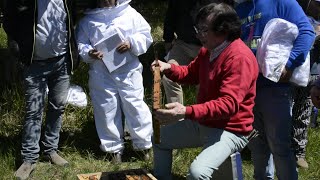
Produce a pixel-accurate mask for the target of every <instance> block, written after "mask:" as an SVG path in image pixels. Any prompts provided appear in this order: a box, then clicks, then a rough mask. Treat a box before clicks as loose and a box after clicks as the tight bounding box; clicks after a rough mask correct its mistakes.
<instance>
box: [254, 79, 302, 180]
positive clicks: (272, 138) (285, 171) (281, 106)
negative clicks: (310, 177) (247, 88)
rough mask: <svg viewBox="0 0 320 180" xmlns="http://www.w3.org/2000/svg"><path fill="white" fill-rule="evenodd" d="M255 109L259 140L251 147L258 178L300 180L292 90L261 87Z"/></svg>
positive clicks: (255, 125) (283, 87)
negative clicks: (293, 145) (294, 143)
mask: <svg viewBox="0 0 320 180" xmlns="http://www.w3.org/2000/svg"><path fill="white" fill-rule="evenodd" d="M255 102H256V104H255V107H254V115H255V119H254V124H253V125H254V128H255V129H256V130H258V131H259V136H258V137H257V138H254V139H253V140H252V141H250V143H249V145H248V146H249V148H250V150H251V156H252V160H253V165H254V178H255V179H256V180H265V179H273V178H274V175H273V174H274V170H273V169H274V168H273V163H272V155H273V159H274V163H275V164H274V165H275V168H276V174H277V177H278V179H279V180H287V179H290V180H295V179H298V173H297V170H296V161H295V157H294V154H293V150H292V148H291V133H292V131H291V130H292V129H291V128H292V87H291V86H290V85H288V86H282V87H272V86H269V87H258V88H257V96H256V99H255Z"/></svg>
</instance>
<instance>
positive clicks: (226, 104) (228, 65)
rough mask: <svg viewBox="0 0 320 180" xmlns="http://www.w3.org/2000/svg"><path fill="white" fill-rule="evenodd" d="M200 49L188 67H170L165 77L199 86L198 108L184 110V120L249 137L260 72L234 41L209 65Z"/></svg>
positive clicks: (247, 52) (250, 55) (249, 54)
mask: <svg viewBox="0 0 320 180" xmlns="http://www.w3.org/2000/svg"><path fill="white" fill-rule="evenodd" d="M209 57H210V53H209V51H208V50H207V49H205V48H201V50H200V52H199V54H198V56H197V57H196V58H195V59H194V60H193V61H192V62H191V63H190V64H189V65H188V66H176V65H173V64H172V65H171V69H170V70H167V71H165V74H166V76H167V77H169V78H170V79H171V80H173V81H175V82H179V83H181V84H199V85H200V87H199V92H198V96H197V104H194V105H191V106H187V107H186V116H185V117H186V118H187V119H191V120H193V121H197V122H199V123H200V124H202V125H205V126H209V127H214V128H220V129H225V130H227V131H230V132H233V133H238V134H242V135H248V134H249V132H250V131H252V123H253V106H254V98H255V96H256V80H257V77H258V73H259V69H258V64H257V60H256V58H255V56H254V55H253V53H252V51H251V50H250V49H249V48H248V47H247V46H246V45H245V44H244V43H243V42H242V41H241V40H240V39H237V40H235V41H233V42H232V43H231V44H230V45H229V46H228V47H227V48H225V49H224V50H223V51H222V53H221V54H220V55H219V56H218V57H217V58H216V59H215V60H213V61H212V62H210V61H209Z"/></svg>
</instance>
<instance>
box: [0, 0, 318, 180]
mask: <svg viewBox="0 0 320 180" xmlns="http://www.w3.org/2000/svg"><path fill="white" fill-rule="evenodd" d="M153 3H155V2H153ZM134 6H135V7H136V8H137V9H138V10H139V11H140V12H141V13H142V14H143V15H144V16H145V17H146V19H147V20H148V22H149V23H150V24H151V26H152V27H153V31H152V33H153V37H154V39H155V42H158V43H155V46H154V49H156V51H157V52H158V53H159V54H160V55H159V57H162V56H161V53H163V46H162V45H163V44H162V43H161V36H162V30H161V29H162V21H163V18H164V10H165V3H164V2H162V1H161V2H157V5H156V6H155V5H154V4H152V3H151V2H150V3H149V2H148V1H147V2H145V3H144V4H134ZM4 48H6V36H5V33H4V32H3V29H0V59H1V61H3V60H4V59H3V57H5V56H7V55H6V54H7V53H8V52H7V50H6V49H4ZM140 59H141V62H142V63H143V64H144V67H145V68H144V77H145V79H144V83H145V87H146V96H145V99H146V102H147V103H148V104H149V105H150V106H151V101H152V96H151V93H150V92H151V86H150V85H151V83H152V79H150V77H152V75H151V73H150V71H149V66H148V65H149V64H150V62H152V61H153V59H154V50H153V48H150V49H149V51H148V52H147V53H146V54H145V55H143V56H141V57H140ZM87 70H88V66H87V65H86V64H81V65H80V67H79V68H78V69H77V70H76V71H75V73H74V76H73V77H72V81H73V83H75V84H79V85H81V86H82V87H84V89H85V91H86V92H87V94H88V86H87V81H88V75H87ZM185 92H186V93H185V99H186V102H187V104H191V103H193V102H194V100H195V93H194V92H195V89H194V88H193V87H185ZM23 98H24V97H23V90H22V86H21V84H20V83H16V84H13V85H11V86H6V87H4V86H1V89H0V179H13V173H14V171H15V170H16V169H17V168H18V167H19V166H20V163H21V161H20V147H21V132H20V130H21V129H22V122H23V115H24V99H23ZM319 140H320V133H319V128H316V129H310V131H309V144H308V147H307V160H308V162H309V169H308V170H302V169H299V179H301V180H317V179H320V142H319ZM59 147H60V148H59V149H60V151H61V152H60V153H61V154H62V155H63V157H65V158H66V159H67V160H68V161H69V162H70V163H71V164H70V166H69V167H68V168H61V167H57V166H54V165H50V164H49V163H44V162H42V161H41V160H40V162H39V163H38V164H37V168H36V170H35V171H34V173H33V175H32V178H31V179H34V180H38V179H41V180H51V179H55V180H57V179H60V180H74V179H76V175H77V174H82V173H92V172H100V171H117V170H126V169H132V168H145V169H148V170H150V171H152V160H150V161H148V162H144V161H141V160H140V158H139V154H138V153H135V152H134V151H133V150H132V148H131V146H130V141H127V143H126V150H125V157H124V161H125V162H124V163H121V164H112V163H111V162H109V160H108V159H107V157H106V155H105V154H104V153H103V152H101V151H100V149H99V139H98V136H97V133H96V129H95V125H94V119H93V110H92V105H91V104H90V101H89V104H88V106H87V107H86V108H83V109H81V108H76V107H72V106H70V105H68V106H67V109H66V113H65V116H64V123H63V128H62V132H61V140H60V145H59ZM200 150H201V149H200V148H196V149H184V150H177V151H175V153H174V154H175V155H174V164H173V173H174V175H175V179H184V176H185V174H186V172H187V171H188V167H189V165H190V163H191V162H192V160H193V158H194V157H195V156H196V155H197V153H198V152H199V151H200ZM242 160H243V173H244V176H245V179H252V174H253V166H252V163H251V160H250V153H249V151H248V150H247V149H245V150H244V151H243V152H242Z"/></svg>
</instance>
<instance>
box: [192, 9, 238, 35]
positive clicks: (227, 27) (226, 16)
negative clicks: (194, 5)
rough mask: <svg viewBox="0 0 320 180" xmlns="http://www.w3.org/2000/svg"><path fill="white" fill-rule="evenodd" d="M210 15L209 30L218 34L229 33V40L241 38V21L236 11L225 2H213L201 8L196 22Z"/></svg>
mask: <svg viewBox="0 0 320 180" xmlns="http://www.w3.org/2000/svg"><path fill="white" fill-rule="evenodd" d="M208 17H210V24H209V30H211V31H213V32H215V33H217V34H227V40H228V41H233V40H235V39H238V38H240V35H241V22H240V19H239V17H238V15H237V13H236V11H235V10H234V9H233V8H232V7H231V6H229V5H227V4H225V3H219V4H216V3H211V4H208V5H206V6H204V7H203V8H201V9H200V11H199V13H198V14H197V16H196V24H198V23H199V22H200V21H204V20H205V19H207V18H208Z"/></svg>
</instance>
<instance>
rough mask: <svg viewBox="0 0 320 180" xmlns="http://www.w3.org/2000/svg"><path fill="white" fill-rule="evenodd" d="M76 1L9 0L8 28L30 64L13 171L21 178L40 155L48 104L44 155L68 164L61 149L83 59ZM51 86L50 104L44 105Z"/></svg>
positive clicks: (26, 176) (55, 161) (25, 84)
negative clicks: (69, 97) (73, 82)
mask: <svg viewBox="0 0 320 180" xmlns="http://www.w3.org/2000/svg"><path fill="white" fill-rule="evenodd" d="M73 2H74V1H71V0H37V1H33V0H10V1H7V3H6V8H5V14H4V29H5V31H6V33H7V34H8V36H9V37H10V38H12V39H13V40H14V41H16V42H17V44H18V46H19V51H20V57H19V60H20V61H22V62H23V63H24V64H25V65H26V66H25V69H24V89H25V102H26V104H25V109H26V114H25V120H24V124H23V132H22V150H21V156H22V161H23V163H22V165H21V166H20V167H19V169H18V170H17V171H16V172H15V174H14V176H15V177H16V178H17V179H27V178H28V177H29V175H30V174H31V172H32V171H33V170H34V168H35V166H36V162H37V160H38V159H39V152H40V145H39V141H40V136H41V127H42V120H43V110H44V109H46V110H47V111H46V120H45V122H46V124H45V126H44V130H43V132H44V137H43V138H42V141H41V145H42V149H43V153H44V159H45V160H48V161H50V162H51V163H53V164H56V165H59V166H67V165H68V162H67V161H66V160H65V159H64V158H62V157H61V156H60V155H58V154H57V151H58V143H59V137H60V130H61V126H62V117H63V112H64V109H65V104H66V99H67V95H68V90H69V86H70V74H71V71H72V70H73V69H74V68H75V67H76V66H77V64H78V58H77V54H78V53H77V48H76V43H75V41H74V40H75V39H74V36H73V24H72V22H73V17H72V14H71V12H72V9H73ZM73 53H74V54H73ZM47 87H48V89H49V92H48V106H47V108H45V104H46V102H45V100H46V98H45V97H46V88H47Z"/></svg>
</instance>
